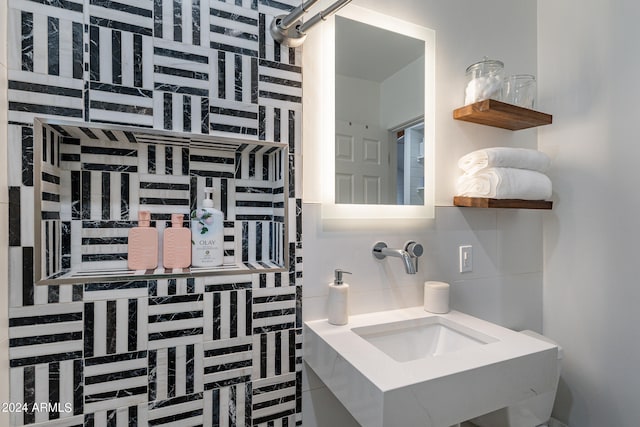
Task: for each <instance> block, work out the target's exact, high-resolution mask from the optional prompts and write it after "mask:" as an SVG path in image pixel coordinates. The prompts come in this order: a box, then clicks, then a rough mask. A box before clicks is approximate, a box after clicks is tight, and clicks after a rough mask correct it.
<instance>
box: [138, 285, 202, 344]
mask: <svg viewBox="0 0 640 427" xmlns="http://www.w3.org/2000/svg"><path fill="white" fill-rule="evenodd" d="M203 307H204V304H203V295H202V294H191V295H169V296H163V297H151V298H149V326H148V331H149V343H148V346H149V349H158V348H167V347H172V346H176V345H188V344H197V343H201V342H202V339H203V330H204V321H203Z"/></svg>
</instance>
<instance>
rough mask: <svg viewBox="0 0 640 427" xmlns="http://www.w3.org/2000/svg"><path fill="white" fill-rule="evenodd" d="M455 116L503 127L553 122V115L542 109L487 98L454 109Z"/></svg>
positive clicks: (531, 125)
mask: <svg viewBox="0 0 640 427" xmlns="http://www.w3.org/2000/svg"><path fill="white" fill-rule="evenodd" d="M453 118H454V119H456V120H464V121H466V122H472V123H477V124H481V125H486V126H493V127H498V128H502V129H509V130H520V129H528V128H532V127H536V126H543V125H548V124H551V122H552V120H553V116H551V115H550V114H546V113H541V112H540V111H535V110H530V109H528V108H523V107H518V106H517V105H512V104H507V103H504V102H500V101H496V100H495V99H485V100H484V101H478V102H476V103H474V104H469V105H465V106H464V107H460V108H457V109H455V110H453Z"/></svg>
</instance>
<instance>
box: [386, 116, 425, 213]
mask: <svg viewBox="0 0 640 427" xmlns="http://www.w3.org/2000/svg"><path fill="white" fill-rule="evenodd" d="M392 135H393V136H394V138H395V141H396V152H397V164H396V170H397V173H396V177H397V181H396V192H395V194H396V200H395V202H396V204H398V205H422V204H424V122H423V121H422V119H419V120H418V121H417V122H416V123H414V124H408V125H406V126H403V127H402V128H400V129H396V130H394V131H393V132H392Z"/></svg>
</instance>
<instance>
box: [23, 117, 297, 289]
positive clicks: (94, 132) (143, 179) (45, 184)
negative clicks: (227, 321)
mask: <svg viewBox="0 0 640 427" xmlns="http://www.w3.org/2000/svg"><path fill="white" fill-rule="evenodd" d="M287 159H288V145H287V144H281V143H269V142H261V141H253V140H251V141H248V140H242V139H234V138H221V137H214V136H209V135H196V134H181V133H175V132H166V131H159V130H151V129H146V128H145V129H140V128H135V127H123V126H118V127H114V126H108V125H98V124H95V123H83V122H62V121H55V120H42V119H35V121H34V166H35V170H34V172H35V180H34V181H35V182H34V184H35V201H34V202H35V203H34V206H35V212H34V218H35V230H37V231H38V230H39V232H36V239H35V258H36V259H35V265H36V266H40V268H36V269H35V270H36V271H35V273H36V283H38V284H63V283H88V282H94V281H100V282H104V281H119V280H126V279H128V278H129V279H130V278H136V279H142V278H148V277H158V276H169V277H185V276H186V277H188V276H198V275H207V276H211V275H217V274H237V273H239V272H256V273H258V272H259V273H262V272H271V271H286V270H288V263H289V254H288V244H287V236H286V234H285V233H287V230H288V209H287V203H286V197H287V196H286V194H285V192H286V191H287V189H288V187H289V184H288V171H289V165H288V160H287ZM205 187H214V188H215V190H216V191H215V193H214V197H213V198H214V203H215V206H216V208H217V209H220V210H222V211H223V212H224V255H225V256H224V265H223V266H221V267H217V268H208V269H205V268H190V269H180V270H167V269H164V268H162V258H161V252H162V250H160V258H159V268H157V269H155V270H144V271H143V270H141V271H130V270H127V234H128V231H129V228H131V227H135V226H136V225H137V218H138V211H140V210H147V211H150V212H151V220H152V225H154V226H155V227H156V228H157V229H158V231H159V236H160V240H162V232H163V230H164V229H165V228H166V226H167V225H168V223H170V220H171V214H172V213H182V214H184V215H185V226H187V227H188V226H189V224H188V218H189V214H190V212H191V211H192V210H194V209H196V207H198V206H201V202H202V199H203V197H204V188H205Z"/></svg>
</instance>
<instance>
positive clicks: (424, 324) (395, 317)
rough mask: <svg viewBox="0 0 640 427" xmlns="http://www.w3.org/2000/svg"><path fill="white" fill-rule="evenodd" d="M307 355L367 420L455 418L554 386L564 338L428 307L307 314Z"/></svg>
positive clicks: (392, 422) (430, 425) (430, 424)
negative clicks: (337, 319)
mask: <svg viewBox="0 0 640 427" xmlns="http://www.w3.org/2000/svg"><path fill="white" fill-rule="evenodd" d="M304 333H305V337H304V339H305V346H304V349H305V354H304V360H305V362H306V363H307V365H308V366H309V367H311V368H312V369H313V370H314V371H315V373H316V374H317V375H318V377H320V379H321V380H322V381H323V382H324V383H325V384H326V385H327V387H328V388H329V389H330V390H331V391H332V392H333V394H335V395H336V397H337V398H338V399H339V400H340V401H341V402H342V404H343V405H344V406H345V407H346V408H347V409H348V410H349V412H351V414H352V415H353V417H354V418H355V419H356V420H357V421H358V422H359V423H360V424H361V425H363V426H366V427H387V426H389V427H391V426H393V427H397V426H421V427H449V426H452V425H455V424H457V423H460V422H463V421H466V420H469V419H471V418H474V417H477V416H480V415H483V414H486V413H488V412H491V411H494V410H497V409H500V408H503V407H505V406H510V405H512V404H514V403H516V402H519V401H521V400H524V399H526V398H529V397H532V396H535V395H537V394H539V393H543V392H546V391H548V390H552V389H553V388H554V387H555V375H556V364H557V347H556V346H554V345H552V344H549V343H546V342H543V341H541V340H537V339H535V338H532V337H529V336H526V335H524V334H520V333H517V332H514V331H511V330H509V329H506V328H503V327H501V326H498V325H495V324H492V323H489V322H486V321H483V320H481V319H477V318H475V317H472V316H468V315H466V314H463V313H459V312H455V311H451V312H449V313H447V314H443V315H435V314H431V313H427V312H425V311H424V310H423V309H422V307H412V308H407V309H401V310H392V311H384V312H378V313H370V314H363V315H358V316H351V317H350V321H349V324H348V325H345V326H334V325H330V324H329V323H328V322H327V321H326V320H317V321H312V322H306V323H305V330H304Z"/></svg>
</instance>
